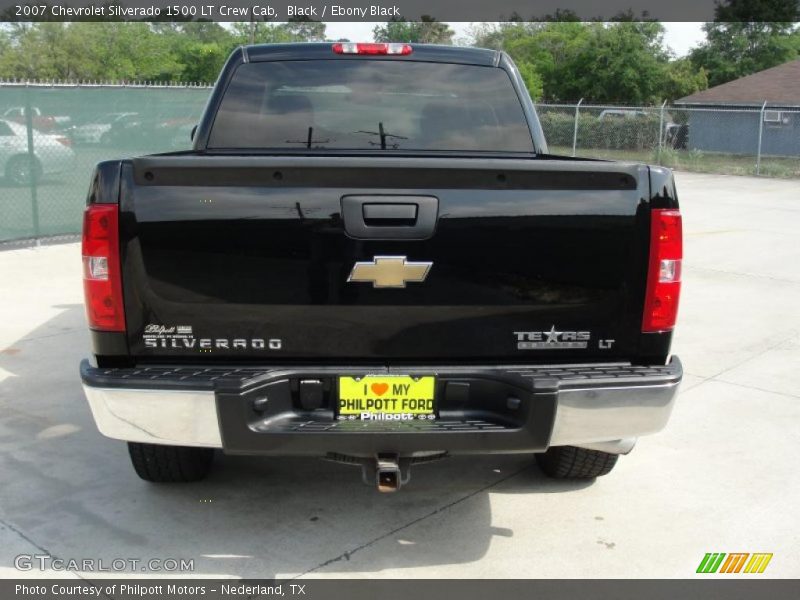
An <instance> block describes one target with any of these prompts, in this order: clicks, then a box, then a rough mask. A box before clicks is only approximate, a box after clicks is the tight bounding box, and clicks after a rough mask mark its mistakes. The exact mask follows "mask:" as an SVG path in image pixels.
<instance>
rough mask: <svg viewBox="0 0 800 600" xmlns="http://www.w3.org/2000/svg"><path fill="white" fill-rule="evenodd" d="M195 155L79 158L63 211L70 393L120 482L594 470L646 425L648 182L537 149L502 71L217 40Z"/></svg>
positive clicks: (670, 312) (664, 240)
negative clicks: (72, 315) (78, 258)
mask: <svg viewBox="0 0 800 600" xmlns="http://www.w3.org/2000/svg"><path fill="white" fill-rule="evenodd" d="M193 140H194V146H193V150H191V151H186V152H175V153H170V154H161V155H154V156H145V157H141V158H134V159H131V160H114V161H108V162H103V163H100V164H99V165H98V166H97V167H96V169H95V172H94V175H93V179H92V184H91V189H90V192H89V196H88V206H87V209H86V213H85V219H84V233H83V236H84V237H83V261H84V284H85V292H86V306H87V313H88V321H89V327H90V329H91V334H92V343H93V356H92V357H91V359H89V360H84V361H83V362H82V364H81V368H80V372H81V377H82V380H83V384H84V389H85V392H86V396H87V398H88V401H89V405H90V407H91V410H92V413H93V415H94V418H95V421H96V423H97V426H98V428H99V429H100V431H101V432H102V433H103V434H105V435H106V436H109V437H111V438H115V439H120V440H125V441H127V442H128V444H129V448H130V455H131V458H132V461H133V465H134V467H135V469H136V472H137V473H138V474H139V476H141V477H142V478H143V479H146V480H149V481H160V482H161V481H188V480H195V479H199V478H201V477H203V476H205V475H206V474H207V473H208V470H209V468H210V466H211V462H212V458H213V454H214V451H215V449H221V450H222V451H224V452H225V453H228V454H254V455H272V456H288V455H295V456H296V455H307V456H308V455H312V456H320V457H323V458H327V459H331V460H335V461H341V462H345V463H350V464H354V465H360V466H362V467H363V473H364V477H365V479H366V480H367V481H368V482H370V483H372V484H373V485H375V484H376V485H377V487H378V489H380V490H382V491H392V490H396V489H398V488H399V487H400V485H401V484H402V483H404V482H405V481H407V480H408V477H409V470H410V467H411V466H412V465H413V464H418V463H424V462H429V461H433V460H437V459H440V458H443V457H446V456H448V455H454V454H484V453H529V454H531V455H533V454H535V455H536V457H537V460H538V462H539V464H540V466H541V468H542V470H543V471H544V472H545V473H547V474H548V475H551V476H554V477H577V478H591V477H596V476H599V475H604V474H606V473H608V472H609V471H610V470H611V468H612V467H613V466H614V464H615V463H616V460H617V457H618V456H619V455H620V454H625V453H627V452H629V451H630V450H631V448H632V447H633V445H634V443H635V441H636V438H637V437H638V436H641V435H645V434H650V433H654V432H656V431H658V430H660V429H662V428H663V427H664V425H665V423H666V422H667V419H668V417H669V414H670V411H671V409H672V406H673V402H674V398H675V394H676V391H677V387H678V384H679V383H680V380H681V377H682V368H681V364H680V362H679V360H678V359H677V358H676V357H673V356H670V342H671V338H672V330H673V327H674V324H675V317H676V312H677V305H678V296H679V292H680V273H681V253H682V238H681V216H680V212H679V210H678V200H677V196H676V193H675V186H674V182H673V177H672V174H671V172H670V171H669V170H667V169H663V168H660V167H652V166H647V165H642V164H624V163H616V162H605V161H597V160H586V159H576V158H566V157H559V156H554V155H551V154H549V153H548V149H547V145H546V142H545V139H544V136H543V133H542V129H541V127H540V125H539V121H538V119H537V116H536V112H535V110H534V106H533V104H532V102H531V100H530V97H529V96H528V93H527V91H526V89H525V87H524V84H523V82H522V80H521V78H520V75H519V73H518V71H517V69H516V68H515V67H514V65H513V63H512V62H511V60H510V59H509V57H508V56H507V55H506V54H504V53H502V52H496V51H491V50H483V49H475V48H454V47H440V46H426V45H416V44H355V43H318V44H278V45H258V46H249V47H243V48H239V49H237V50H236V51H235V52H234V53H233V54H232V55H231V57H230V58H229V60H228V61H227V63H226V65H225V67H224V69H223V70H222V73H221V75H220V77H219V80H218V81H217V83H216V86H215V87H214V90H213V92H212V93H211V95H210V98H209V101H208V105H207V107H206V110H205V113H204V115H203V117H202V120H201V121H200V123H199V126H198V127H197V129H196V132H195V133H194V135H193Z"/></svg>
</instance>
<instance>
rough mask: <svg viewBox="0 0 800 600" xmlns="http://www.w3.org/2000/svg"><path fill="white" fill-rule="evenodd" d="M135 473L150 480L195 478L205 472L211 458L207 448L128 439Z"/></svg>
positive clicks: (197, 478)
mask: <svg viewBox="0 0 800 600" xmlns="http://www.w3.org/2000/svg"><path fill="white" fill-rule="evenodd" d="M128 452H129V453H130V455H131V463H133V468H134V469H135V470H136V474H137V475H138V476H139V477H141V478H142V479H144V480H145V481H152V482H154V483H179V482H187V481H199V480H200V479H203V478H204V477H205V476H206V475H208V473H209V471H210V470H211V463H212V461H213V460H214V450H213V449H211V448H187V447H184V446H161V445H158V444H140V443H138V442H128Z"/></svg>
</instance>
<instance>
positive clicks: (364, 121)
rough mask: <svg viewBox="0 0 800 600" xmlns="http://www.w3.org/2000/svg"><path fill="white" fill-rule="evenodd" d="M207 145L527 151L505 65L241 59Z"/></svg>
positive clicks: (525, 132) (527, 134) (523, 123)
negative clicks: (245, 62) (495, 66)
mask: <svg viewBox="0 0 800 600" xmlns="http://www.w3.org/2000/svg"><path fill="white" fill-rule="evenodd" d="M208 147H209V148H211V149H235V148H261V149H281V150H287V149H295V150H296V149H301V150H302V149H327V148H330V149H348V150H370V149H372V150H379V151H380V150H385V151H393V150H398V151H402V150H460V151H484V152H486V151H490V152H527V153H531V152H533V143H532V140H531V135H530V132H529V130H528V126H527V123H526V121H525V116H524V114H523V112H522V106H521V105H520V102H519V99H518V98H517V94H516V92H515V91H514V88H513V86H512V84H511V80H510V79H509V77H508V74H507V73H506V72H505V71H504V70H502V69H499V68H493V67H481V66H473V65H455V64H443V63H426V62H412V61H397V62H392V61H388V60H312V61H286V62H263V63H248V64H244V65H241V66H240V67H239V68H238V69H237V70H236V73H235V74H234V76H233V78H232V80H231V83H230V85H229V86H228V89H227V90H226V92H225V95H224V97H223V99H222V103H221V105H220V108H219V111H218V112H217V116H216V119H215V120H214V124H213V127H212V129H211V134H210V137H209V142H208Z"/></svg>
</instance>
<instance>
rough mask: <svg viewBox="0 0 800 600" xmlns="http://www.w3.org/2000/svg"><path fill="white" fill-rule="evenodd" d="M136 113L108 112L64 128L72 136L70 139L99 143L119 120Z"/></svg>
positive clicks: (78, 142)
mask: <svg viewBox="0 0 800 600" xmlns="http://www.w3.org/2000/svg"><path fill="white" fill-rule="evenodd" d="M135 115H137V113H132V112H117V113H108V114H105V115H103V116H102V117H98V118H97V119H94V120H92V121H89V122H88V123H83V124H81V125H73V126H72V127H70V128H69V129H67V130H66V133H67V135H69V137H70V138H72V141H73V142H75V144H76V145H78V144H87V145H88V144H100V143H101V142H102V141H103V135H104V134H106V133H107V132H108V131H110V130H111V128H112V127H113V126H114V123H117V122H119V121H121V120H125V119H127V118H129V117H133V116H135Z"/></svg>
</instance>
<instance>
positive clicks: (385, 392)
mask: <svg viewBox="0 0 800 600" xmlns="http://www.w3.org/2000/svg"><path fill="white" fill-rule="evenodd" d="M435 387H436V380H435V378H434V377H409V376H406V375H403V376H400V375H390V376H383V375H367V376H365V377H361V378H357V377H339V418H340V419H342V418H344V419H351V420H354V419H362V420H372V419H376V418H377V419H379V420H380V419H382V418H383V419H393V420H411V419H430V420H432V419H434V418H435V409H436V407H435V405H434V394H433V391H434V389H435ZM389 415H391V416H389Z"/></svg>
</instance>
